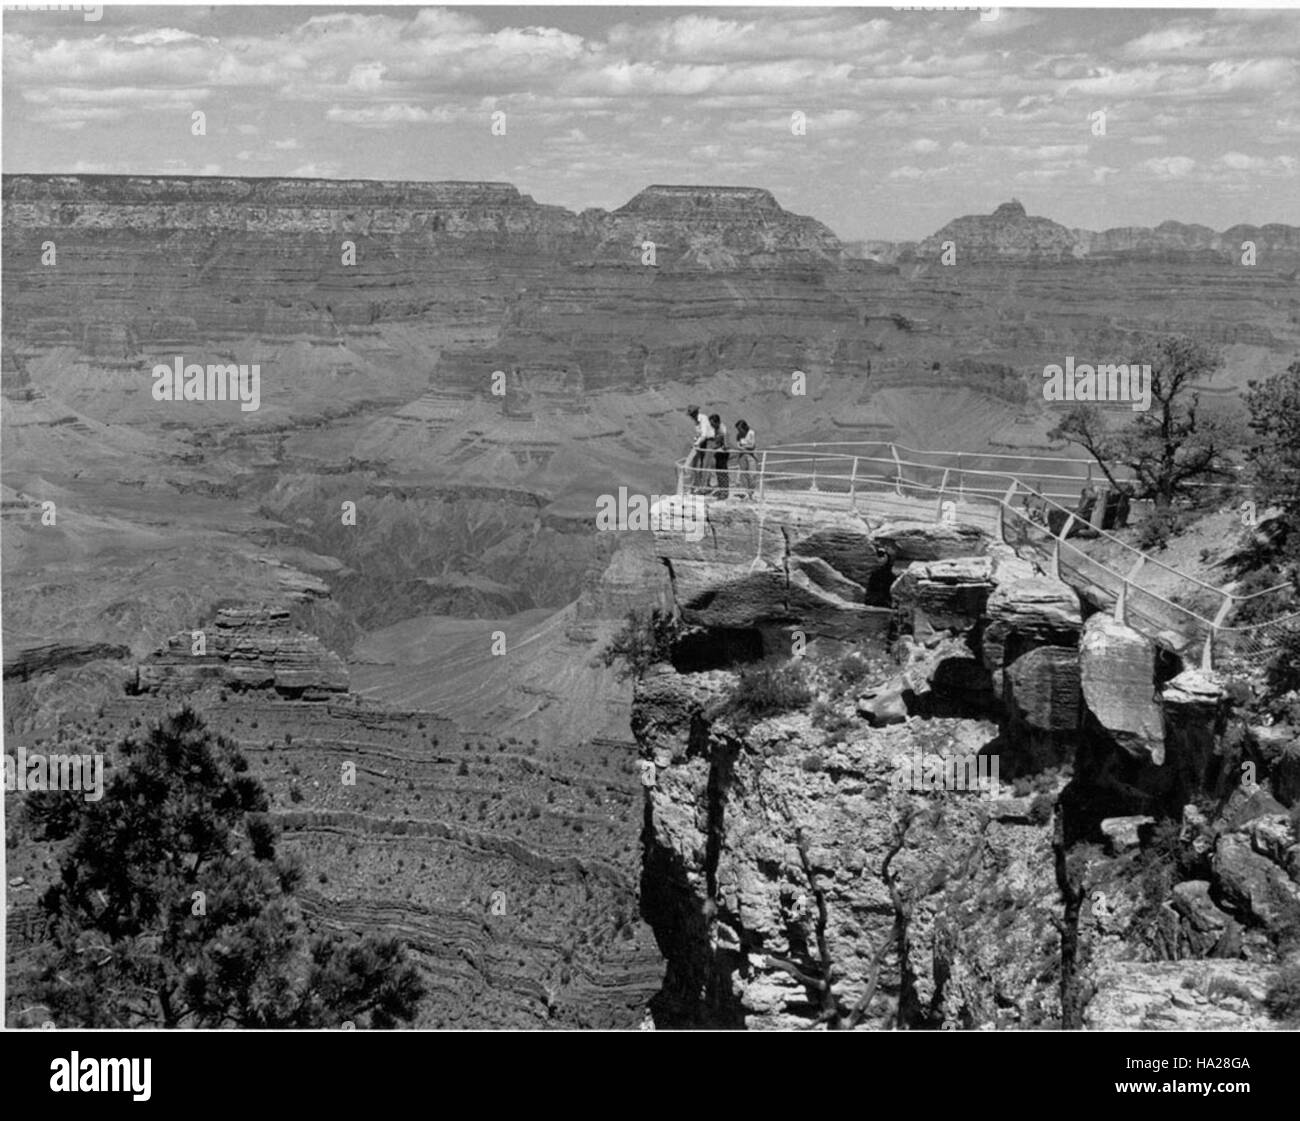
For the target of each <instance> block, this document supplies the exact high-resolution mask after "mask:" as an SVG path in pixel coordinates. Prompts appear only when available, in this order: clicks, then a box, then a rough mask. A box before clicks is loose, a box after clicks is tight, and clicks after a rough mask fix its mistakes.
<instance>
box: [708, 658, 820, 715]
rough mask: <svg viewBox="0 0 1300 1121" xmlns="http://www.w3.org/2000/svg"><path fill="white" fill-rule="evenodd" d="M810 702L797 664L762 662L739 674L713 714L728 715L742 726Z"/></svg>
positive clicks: (810, 694)
mask: <svg viewBox="0 0 1300 1121" xmlns="http://www.w3.org/2000/svg"><path fill="white" fill-rule="evenodd" d="M811 700H812V690H811V689H809V688H808V683H807V681H806V680H805V679H804V672H803V667H802V666H800V665H799V663H798V662H794V661H790V662H786V663H784V664H781V663H765V664H763V665H759V666H753V667H751V668H748V669H743V670H741V671H740V676H739V678H737V680H736V684H735V685H734V686H733V687H732V689H731V692H730V693H729V694H728V695H727V698H726V700H725V701H723V703H722V706H721V708H720V709H719V711H718V712H717V715H718V716H731V717H732V718H733V719H735V720H736V722H737V723H739V724H740V725H742V726H746V725H749V724H753V723H755V722H757V721H759V720H763V719H765V718H766V717H769V716H777V715H779V714H780V713H783V712H791V711H793V710H794V709H798V708H803V707H804V706H805V705H807V704H808V703H809V702H810V701H811Z"/></svg>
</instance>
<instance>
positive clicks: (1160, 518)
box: [1137, 507, 1193, 553]
mask: <svg viewBox="0 0 1300 1121" xmlns="http://www.w3.org/2000/svg"><path fill="white" fill-rule="evenodd" d="M1192 517H1193V515H1192V514H1191V512H1190V511H1187V510H1176V509H1174V508H1173V507H1165V508H1163V509H1162V508H1160V507H1156V508H1155V509H1154V510H1152V511H1151V513H1150V514H1148V515H1147V516H1146V518H1144V519H1143V521H1142V524H1141V525H1140V526H1138V531H1137V547H1138V548H1139V549H1141V550H1142V551H1143V552H1144V553H1155V552H1159V551H1160V550H1161V549H1163V548H1164V547H1165V546H1166V545H1168V544H1169V539H1170V538H1171V537H1174V536H1176V535H1177V534H1179V533H1182V531H1183V530H1184V529H1186V528H1187V526H1188V525H1189V524H1190V523H1191V521H1192Z"/></svg>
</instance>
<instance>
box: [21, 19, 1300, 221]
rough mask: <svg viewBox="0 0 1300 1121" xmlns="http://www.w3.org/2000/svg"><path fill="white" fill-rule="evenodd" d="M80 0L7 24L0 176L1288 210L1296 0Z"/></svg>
mask: <svg viewBox="0 0 1300 1121" xmlns="http://www.w3.org/2000/svg"><path fill="white" fill-rule="evenodd" d="M993 12H996V16H995V18H989V16H990V15H991V14H992V13H993ZM87 15H93V12H91V13H82V12H58V11H46V12H40V11H26V12H24V11H6V12H5V13H4V36H3V58H2V60H0V65H2V69H3V99H4V100H3V113H2V118H3V119H2V124H3V133H2V136H3V141H2V149H3V150H2V160H3V170H4V172H5V173H10V174H12V173H23V172H26V173H73V172H82V173H112V174H139V175H143V174H172V175H226V176H248V177H252V176H258V177H260V176H297V177H316V178H343V179H399V180H438V179H469V180H496V181H506V182H510V183H513V184H514V185H515V186H517V187H518V188H519V189H520V190H521V191H523V192H524V193H526V194H529V195H531V196H532V197H533V198H535V199H536V200H537V201H538V202H543V203H552V204H558V205H562V206H566V207H569V208H570V209H573V210H582V209H585V208H587V207H593V206H598V207H604V208H606V209H613V208H615V207H618V206H621V205H622V204H623V203H625V202H626V201H627V200H628V199H630V198H631V197H632V196H633V195H635V194H636V193H637V192H638V191H639V190H641V189H642V188H643V187H646V186H648V185H650V184H652V183H695V184H725V185H741V186H757V187H766V188H768V189H769V190H771V191H772V192H773V193H774V194H775V195H776V197H777V199H778V201H779V202H780V203H781V204H782V205H783V206H784V207H786V209H788V210H792V211H795V212H796V213H801V214H808V215H811V216H812V217H815V218H817V219H819V220H821V221H823V222H825V223H826V224H827V225H828V226H830V227H831V229H833V230H834V231H835V232H836V233H837V234H839V235H840V236H841V237H843V238H846V239H859V238H882V239H913V238H921V237H924V236H926V235H928V234H930V233H932V232H934V231H935V230H937V229H938V228H940V227H941V226H942V225H944V224H945V223H946V222H947V221H949V220H950V219H952V218H954V217H957V216H959V215H963V214H979V213H989V212H991V211H992V210H993V209H994V208H995V207H996V206H997V205H998V204H999V203H1001V202H1005V201H1007V200H1008V199H1010V198H1012V197H1015V198H1018V199H1019V200H1020V201H1021V202H1022V203H1023V204H1024V205H1025V207H1026V209H1027V210H1028V211H1029V213H1030V214H1039V215H1043V216H1045V217H1048V218H1052V219H1055V220H1056V221H1059V222H1063V223H1064V224H1065V225H1067V226H1072V227H1084V228H1087V229H1103V228H1106V227H1110V226H1129V225H1142V226H1150V225H1157V224H1158V223H1160V222H1162V221H1164V220H1166V219H1175V220H1178V221H1183V222H1197V223H1202V224H1204V225H1207V226H1211V227H1214V228H1215V229H1225V228H1227V227H1229V226H1232V225H1236V224H1238V223H1242V222H1245V223H1252V224H1263V223H1266V222H1287V223H1291V224H1297V225H1300V11H1291V12H1286V11H1267V10H1264V11H1249V10H1240V9H1239V10H1231V11H1212V10H1195V11H1193V10H1187V11H1179V10H1163V11H1154V10H1130V11H1122V10H1116V9H1113V8H1112V9H1100V10H1098V9H1094V10H1065V9H1010V8H998V9H986V10H984V11H983V12H981V11H978V10H974V9H966V10H946V11H929V12H925V11H900V10H895V9H894V8H893V7H876V8H810V7H801V8H772V7H763V8H741V7H725V8H724V7H715V8H685V7H627V6H625V7H594V8H593V7H584V8H551V7H473V8H456V7H448V8H432V7H349V6H339V7H303V6H293V7H288V6H286V7H258V6H220V5H213V6H194V7H127V6H105V7H104V8H103V11H102V17H101V18H99V19H87V18H86V16H87ZM195 112H201V113H202V114H203V132H202V134H196V131H195V125H194V120H195V118H194V116H193V114H194V113H195ZM494 114H498V115H497V116H494ZM499 114H504V116H500V115H499ZM796 114H801V115H802V116H801V117H799V116H796ZM1099 114H1100V115H1099ZM494 122H495V124H496V132H494V131H493V125H494ZM801 122H802V125H803V127H802V129H800V128H799V127H798V126H799V124H800V123H801Z"/></svg>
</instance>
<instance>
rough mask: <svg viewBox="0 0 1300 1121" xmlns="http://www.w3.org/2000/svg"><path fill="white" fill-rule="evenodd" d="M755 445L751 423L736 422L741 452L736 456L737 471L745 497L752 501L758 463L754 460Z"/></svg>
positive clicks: (738, 446) (737, 443)
mask: <svg viewBox="0 0 1300 1121" xmlns="http://www.w3.org/2000/svg"><path fill="white" fill-rule="evenodd" d="M755 445H756V440H755V437H754V430H753V429H752V428H750V427H749V422H748V421H744V420H738V421H736V448H737V449H738V451H739V454H738V455H737V456H736V470H737V472H738V473H739V476H740V478H739V482H740V486H741V488H742V489H743V490H744V492H745V497H746V498H748V499H751V500H752V499H753V497H754V467H755V466H756V465H757V462H758V461H757V460H756V459H755V458H754V447H755Z"/></svg>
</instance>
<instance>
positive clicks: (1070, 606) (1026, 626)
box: [983, 576, 1083, 674]
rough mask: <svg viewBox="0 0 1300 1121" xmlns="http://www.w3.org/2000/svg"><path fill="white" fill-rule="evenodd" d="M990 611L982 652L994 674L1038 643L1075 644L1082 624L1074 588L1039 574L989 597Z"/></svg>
mask: <svg viewBox="0 0 1300 1121" xmlns="http://www.w3.org/2000/svg"><path fill="white" fill-rule="evenodd" d="M987 614H988V625H987V627H986V628H985V630H984V636H983V653H984V661H985V664H986V665H987V666H988V667H989V670H990V671H991V672H992V673H994V674H999V673H1001V672H1002V671H1003V670H1004V669H1006V667H1007V666H1009V665H1010V664H1011V663H1013V662H1014V661H1015V660H1016V659H1017V658H1020V657H1021V656H1023V655H1024V654H1026V653H1028V652H1029V651H1031V650H1034V649H1035V648H1037V647H1039V646H1064V647H1069V648H1073V647H1076V646H1077V645H1078V641H1079V631H1080V629H1081V628H1082V626H1083V620H1082V617H1081V615H1080V613H1079V597H1078V596H1077V595H1075V593H1074V591H1073V589H1072V588H1070V586H1069V585H1068V584H1063V583H1061V582H1060V581H1059V580H1049V579H1046V578H1044V577H1037V576H1031V577H1029V578H1027V579H1023V580H1015V581H1010V582H1008V583H1007V584H1005V585H1003V586H1002V587H1000V588H998V589H997V591H996V592H994V594H993V595H991V596H990V597H989V601H988V611H987Z"/></svg>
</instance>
